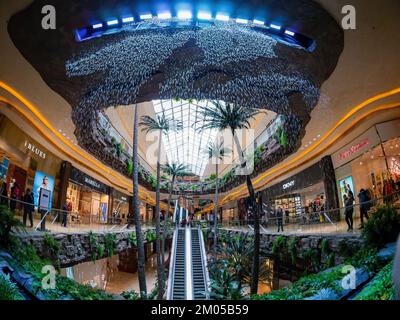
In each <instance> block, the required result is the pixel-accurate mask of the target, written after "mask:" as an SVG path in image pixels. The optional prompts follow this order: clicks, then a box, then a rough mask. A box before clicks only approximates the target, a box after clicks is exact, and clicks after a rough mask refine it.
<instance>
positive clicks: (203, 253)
mask: <svg viewBox="0 0 400 320" xmlns="http://www.w3.org/2000/svg"><path fill="white" fill-rule="evenodd" d="M197 232H198V233H199V240H200V249H201V259H202V263H203V272H204V282H205V283H204V285H205V286H204V287H205V288H206V299H209V298H210V296H209V292H210V291H209V289H210V276H209V274H208V264H207V252H206V247H205V243H204V237H203V231H202V230H201V228H200V227H197Z"/></svg>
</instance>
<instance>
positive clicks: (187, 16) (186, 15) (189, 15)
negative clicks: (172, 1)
mask: <svg viewBox="0 0 400 320" xmlns="http://www.w3.org/2000/svg"><path fill="white" fill-rule="evenodd" d="M178 19H192V12H190V11H186V10H182V11H178Z"/></svg>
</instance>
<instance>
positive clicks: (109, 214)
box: [107, 187, 114, 224]
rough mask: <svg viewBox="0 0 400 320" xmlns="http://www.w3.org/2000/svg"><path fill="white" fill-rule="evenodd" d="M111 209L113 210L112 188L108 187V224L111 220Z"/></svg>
mask: <svg viewBox="0 0 400 320" xmlns="http://www.w3.org/2000/svg"><path fill="white" fill-rule="evenodd" d="M113 210H114V188H112V187H110V194H109V195H108V214H107V223H108V224H111V223H112V221H113Z"/></svg>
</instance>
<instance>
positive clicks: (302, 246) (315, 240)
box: [226, 230, 363, 265]
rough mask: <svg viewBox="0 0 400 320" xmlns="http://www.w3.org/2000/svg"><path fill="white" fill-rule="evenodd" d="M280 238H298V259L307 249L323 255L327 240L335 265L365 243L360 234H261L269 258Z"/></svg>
mask: <svg viewBox="0 0 400 320" xmlns="http://www.w3.org/2000/svg"><path fill="white" fill-rule="evenodd" d="M226 232H228V233H232V234H236V233H238V232H242V231H234V230H227V231H226ZM280 236H282V237H284V238H285V239H286V243H288V241H289V240H290V239H291V238H296V249H297V250H296V252H297V257H298V258H302V257H301V253H302V252H303V251H304V250H307V249H317V250H318V251H319V253H321V251H322V241H323V239H326V240H327V244H328V248H329V251H330V252H333V253H334V255H335V261H334V262H335V265H336V264H340V263H342V262H343V261H344V260H345V258H346V257H345V255H344V253H345V252H344V250H345V249H346V248H353V249H354V248H359V247H361V244H362V242H363V240H362V238H361V236H360V235H359V234H318V235H317V234H297V235H285V234H278V233H274V234H261V250H262V252H263V253H264V254H266V255H268V256H271V257H272V256H274V253H273V251H272V247H273V244H274V241H275V239H276V238H277V237H280Z"/></svg>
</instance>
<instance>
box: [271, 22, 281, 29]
mask: <svg viewBox="0 0 400 320" xmlns="http://www.w3.org/2000/svg"><path fill="white" fill-rule="evenodd" d="M269 26H270V27H271V28H272V29H275V30H281V28H282V27H281V26H278V25H277V24H273V23H271V24H270V25H269Z"/></svg>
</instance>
